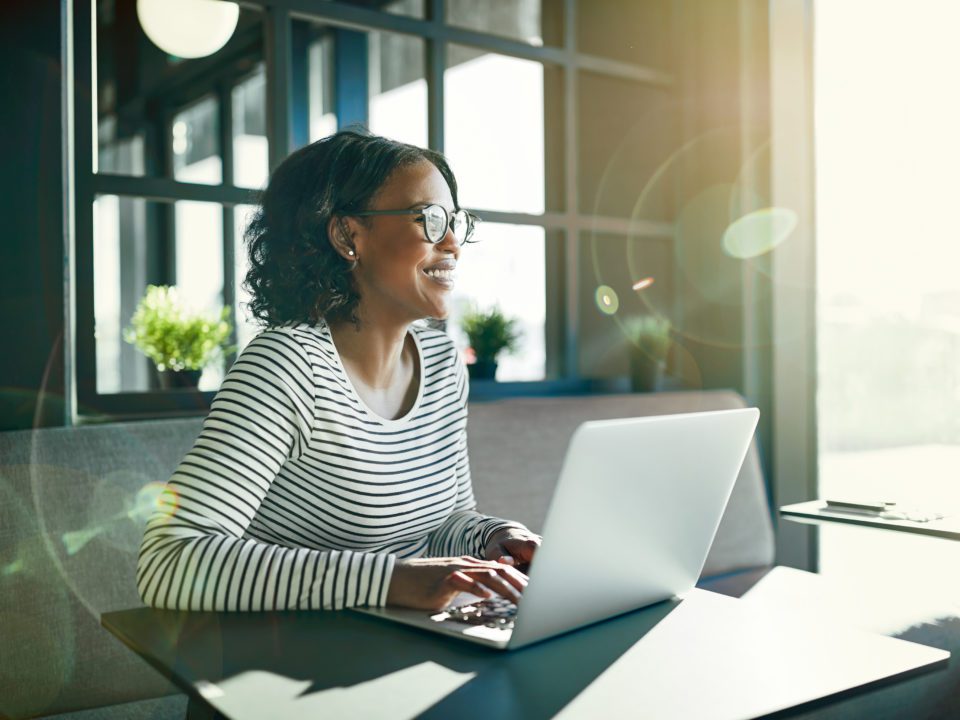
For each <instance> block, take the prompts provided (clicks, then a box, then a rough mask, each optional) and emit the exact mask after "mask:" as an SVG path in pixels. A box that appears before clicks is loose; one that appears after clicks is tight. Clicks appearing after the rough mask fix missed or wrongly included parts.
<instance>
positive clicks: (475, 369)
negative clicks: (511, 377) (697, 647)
mask: <svg viewBox="0 0 960 720" xmlns="http://www.w3.org/2000/svg"><path fill="white" fill-rule="evenodd" d="M467 371H468V373H469V374H470V379H471V380H495V379H496V377H497V361H496V360H477V361H476V362H475V363H473V364H472V365H467Z"/></svg>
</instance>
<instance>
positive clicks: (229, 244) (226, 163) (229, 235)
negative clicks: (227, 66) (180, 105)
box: [218, 83, 237, 363]
mask: <svg viewBox="0 0 960 720" xmlns="http://www.w3.org/2000/svg"><path fill="white" fill-rule="evenodd" d="M234 87H235V86H231V85H228V84H225V83H221V85H220V86H219V93H218V94H219V95H220V155H221V157H222V158H223V182H224V184H228V185H232V184H233V177H234V157H233V136H234V128H233V124H234V117H233V88H234ZM221 218H222V224H223V290H222V295H221V297H222V299H223V306H224V307H227V308H230V312H231V314H232V313H233V307H234V299H235V298H236V289H235V288H234V274H235V273H234V271H233V267H234V242H233V236H234V225H233V223H234V210H233V208H232V207H231V206H229V205H222V206H221ZM232 327H233V329H232V331H231V333H230V344H231V345H236V342H237V325H236V322H235V319H234V322H232ZM230 360H231V358H227V362H228V363H229V361H230Z"/></svg>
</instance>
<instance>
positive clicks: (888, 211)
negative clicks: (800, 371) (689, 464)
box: [814, 2, 960, 590]
mask: <svg viewBox="0 0 960 720" xmlns="http://www.w3.org/2000/svg"><path fill="white" fill-rule="evenodd" d="M865 12H869V13H870V15H871V22H870V24H869V27H865V26H864V25H863V23H862V20H863V13H865ZM816 22H817V26H816V44H815V56H814V57H815V72H816V75H815V79H816V84H815V88H816V109H817V114H816V126H815V127H816V138H817V157H816V167H817V178H816V179H817V337H818V368H817V372H818V384H819V387H818V396H817V426H818V433H819V438H818V445H819V482H820V488H819V494H820V496H821V497H834V496H835V497H842V498H868V497H869V498H876V499H877V500H880V501H895V502H897V503H898V504H900V505H901V506H913V507H915V508H917V509H920V510H924V509H930V510H942V511H947V512H950V511H951V509H952V508H954V507H955V506H958V505H960V492H958V482H957V476H958V471H960V422H958V417H960V414H958V407H960V372H958V370H957V367H958V364H960V278H958V277H957V274H956V272H955V268H956V266H957V263H958V261H960V255H958V249H957V243H956V239H955V238H954V237H953V231H952V229H953V227H954V226H955V218H954V211H953V207H954V201H953V198H952V195H953V192H954V190H953V189H954V187H955V184H956V183H955V175H956V166H957V164H958V163H960V140H958V139H957V134H956V127H957V126H958V124H960V104H958V103H957V101H956V99H955V98H954V97H953V96H952V94H951V93H949V92H946V93H945V92H944V90H943V89H944V88H946V87H949V86H950V84H951V83H952V82H953V80H952V76H953V73H952V68H953V67H955V65H956V63H957V62H960V50H958V48H957V46H956V43H955V42H954V41H953V38H952V37H951V32H950V28H952V27H955V26H956V24H957V22H960V7H957V6H955V5H953V4H951V3H922V4H921V5H920V6H911V8H910V9H909V11H907V9H906V8H904V7H901V6H898V5H890V6H883V7H881V6H878V5H875V4H872V3H867V2H846V3H831V2H820V3H818V4H817V12H816ZM853 33H855V34H856V36H857V38H858V40H857V43H858V49H857V52H856V53H855V54H853V55H851V54H850V53H849V38H850V37H851V34H853ZM892 36H896V37H897V38H899V39H900V41H901V43H902V44H901V46H900V48H899V51H898V52H897V53H893V54H891V53H890V51H889V38H890V37H892ZM899 535H900V534H899V533H889V534H884V533H875V532H870V531H861V532H859V533H857V532H852V531H851V530H847V529H845V528H832V527H824V528H822V529H821V531H820V564H821V567H822V569H823V570H825V571H830V570H834V569H837V568H841V567H846V568H848V569H850V568H852V567H859V568H863V567H872V568H873V570H875V571H878V572H877V573H876V574H877V576H879V575H880V573H882V574H883V576H884V577H890V572H893V573H895V574H896V576H897V578H898V584H899V585H903V586H905V587H908V586H914V587H916V585H915V584H914V582H913V580H914V576H915V574H916V573H920V572H923V571H924V570H929V569H930V568H933V567H939V565H938V564H937V563H936V562H934V561H933V560H931V558H932V557H934V556H936V557H938V558H939V559H940V560H942V561H944V562H950V561H951V560H952V558H953V556H952V555H951V556H950V558H949V559H948V558H946V557H943V554H944V553H948V552H949V551H950V548H949V547H945V546H946V545H950V544H949V543H941V542H939V541H936V540H934V541H930V540H927V541H926V542H923V540H922V539H921V540H920V541H919V542H916V541H912V540H908V539H904V538H902V537H899ZM891 536H895V537H891ZM917 553H920V554H922V555H924V557H925V561H924V562H923V563H919V564H918V563H916V557H917ZM940 574H942V573H940ZM948 574H949V573H948ZM927 580H929V578H927ZM954 590H955V588H954Z"/></svg>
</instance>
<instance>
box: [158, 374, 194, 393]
mask: <svg viewBox="0 0 960 720" xmlns="http://www.w3.org/2000/svg"><path fill="white" fill-rule="evenodd" d="M202 374H203V370H179V371H176V372H175V371H173V370H157V377H158V378H159V379H160V389H161V390H196V389H197V386H198V385H199V384H200V376H201V375H202Z"/></svg>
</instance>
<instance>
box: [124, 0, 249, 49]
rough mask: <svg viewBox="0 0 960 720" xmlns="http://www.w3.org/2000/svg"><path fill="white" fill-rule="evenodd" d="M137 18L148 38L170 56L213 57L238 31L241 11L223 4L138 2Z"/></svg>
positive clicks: (202, 0)
mask: <svg viewBox="0 0 960 720" xmlns="http://www.w3.org/2000/svg"><path fill="white" fill-rule="evenodd" d="M137 17H138V18H140V26H141V27H142V28H143V31H144V32H145V33H146V34H147V37H148V38H150V40H151V41H152V42H153V44H154V45H156V46H157V47H158V48H160V49H161V50H163V51H164V52H165V53H167V54H169V55H175V56H176V57H180V58H199V57H206V56H207V55H213V53H215V52H216V51H217V50H219V49H220V48H222V47H223V46H224V45H226V44H227V41H228V40H229V39H230V37H231V36H232V35H233V31H234V30H236V29H237V20H238V19H239V17H240V7H239V6H238V5H237V4H236V3H232V2H223V1H222V0H137Z"/></svg>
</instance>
